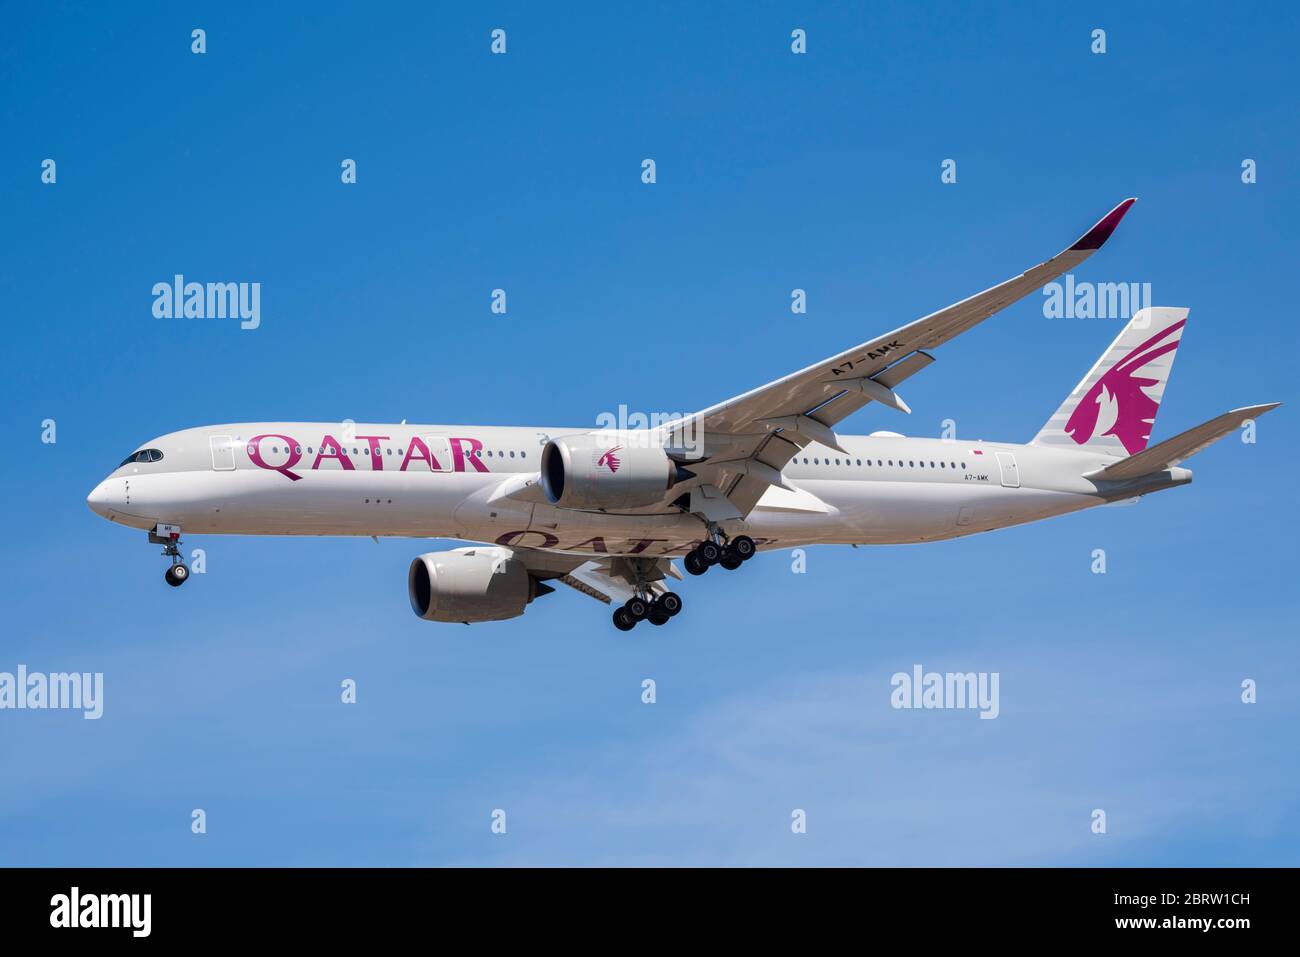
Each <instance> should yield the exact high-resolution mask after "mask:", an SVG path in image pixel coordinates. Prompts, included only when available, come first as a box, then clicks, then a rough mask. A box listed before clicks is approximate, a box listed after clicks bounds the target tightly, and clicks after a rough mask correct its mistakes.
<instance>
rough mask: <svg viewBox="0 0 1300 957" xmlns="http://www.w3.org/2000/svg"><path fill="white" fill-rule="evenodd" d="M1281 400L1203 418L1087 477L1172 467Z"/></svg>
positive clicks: (1111, 478)
mask: <svg viewBox="0 0 1300 957" xmlns="http://www.w3.org/2000/svg"><path fill="white" fill-rule="evenodd" d="M1281 404H1282V403H1281V402H1268V403H1265V404H1264V405H1250V406H1246V408H1244V409H1233V410H1232V411H1231V412H1225V413H1223V415H1220V416H1218V417H1217V418H1213V419H1210V421H1209V422H1203V423H1201V424H1200V425H1198V426H1196V428H1194V429H1188V430H1187V431H1186V432H1183V433H1181V434H1179V435H1175V436H1174V437H1173V438H1172V439H1165V440H1164V441H1163V442H1161V443H1159V444H1157V445H1153V446H1151V448H1149V449H1146V450H1145V451H1142V452H1139V453H1138V454H1137V455H1131V456H1129V457H1128V458H1126V459H1123V460H1122V461H1119V462H1116V463H1115V464H1114V465H1108V466H1106V467H1105V468H1102V469H1097V470H1096V471H1093V472H1088V473H1087V474H1086V475H1084V478H1086V479H1092V480H1093V481H1105V482H1120V481H1124V480H1126V479H1135V478H1141V477H1142V476H1143V475H1151V474H1152V473H1155V472H1162V471H1164V470H1165V469H1167V468H1172V467H1173V466H1175V465H1177V464H1178V463H1179V462H1182V461H1184V460H1185V459H1189V458H1191V457H1192V456H1193V455H1195V454H1196V453H1197V452H1200V451H1201V450H1202V449H1204V448H1207V447H1208V446H1210V445H1213V444H1214V443H1215V442H1217V441H1219V439H1221V438H1223V437H1224V436H1225V435H1228V434H1230V433H1232V432H1235V431H1236V430H1237V429H1239V428H1241V427H1242V426H1243V425H1244V424H1245V423H1246V422H1248V421H1250V420H1251V419H1257V418H1259V417H1260V416H1261V415H1263V414H1264V413H1265V412H1269V411H1271V410H1273V409H1276V408H1277V407H1278V406H1279V405H1281Z"/></svg>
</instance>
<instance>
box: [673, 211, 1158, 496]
mask: <svg viewBox="0 0 1300 957" xmlns="http://www.w3.org/2000/svg"><path fill="white" fill-rule="evenodd" d="M1134 202H1135V201H1134V200H1132V199H1126V200H1124V202H1122V203H1120V204H1119V205H1118V206H1116V207H1115V208H1114V209H1112V210H1111V211H1110V212H1109V213H1107V214H1106V215H1105V216H1103V217H1102V218H1101V219H1100V220H1099V221H1098V222H1097V223H1096V225H1094V226H1093V227H1092V228H1091V229H1089V230H1088V231H1087V232H1086V233H1084V234H1083V236H1082V237H1081V238H1080V239H1079V240H1078V241H1077V242H1075V243H1074V244H1073V245H1072V246H1070V247H1069V248H1068V249H1066V250H1064V251H1063V252H1061V253H1058V254H1057V255H1056V256H1053V257H1052V258H1051V259H1048V260H1047V261H1046V262H1042V263H1039V264H1038V265H1037V266H1033V267H1031V268H1030V269H1027V270H1026V271H1024V272H1023V273H1021V274H1020V275H1018V276H1014V277H1012V278H1011V279H1008V280H1007V281H1006V282H1002V283H999V284H998V285H996V286H993V287H992V288H990V289H986V290H984V291H983V292H981V293H977V294H976V295H974V296H971V297H970V298H969V299H963V300H962V301H961V302H958V303H955V304H953V305H951V306H948V307H947V308H946V309H940V310H939V311H938V312H935V313H931V314H930V315H928V316H925V317H924V318H921V319H917V320H916V321H914V322H911V323H909V324H907V325H905V326H902V327H900V328H898V329H895V330H893V331H892V332H887V333H885V334H884V335H881V336H877V337H876V338H874V339H870V340H868V341H866V342H864V343H862V344H860V345H857V346H854V347H853V348H852V349H847V350H845V351H844V352H841V353H839V354H838V355H834V356H831V357H830V358H828V359H824V360H822V361H821V362H818V363H816V364H815V365H811V366H808V367H807V368H806V369H801V370H799V371H798V372H793V373H791V374H790V375H787V376H785V377H784V378H781V379H777V380H776V381H775V382H769V383H768V384H767V385H764V386H760V387H759V388H757V389H753V390H751V391H749V392H746V393H744V394H743V395H738V396H736V397H735V398H733V399H728V400H727V401H726V402H722V403H720V404H718V405H715V406H712V407H710V408H708V409H705V410H703V411H702V412H697V413H696V414H695V415H693V416H691V417H689V419H685V420H681V421H680V422H677V423H669V424H667V425H665V426H664V427H663V428H664V430H665V431H666V432H668V433H669V434H672V433H673V431H674V430H681V434H683V435H684V434H687V433H686V432H685V430H686V429H690V430H692V433H691V434H696V435H700V436H702V437H703V443H704V448H705V452H706V455H707V456H708V458H707V461H705V462H703V463H698V464H696V463H688V465H687V467H688V468H689V469H690V470H691V471H692V472H694V473H695V474H696V476H697V478H696V479H695V480H693V484H694V485H695V486H696V487H695V489H694V490H693V491H692V493H691V494H692V507H691V510H692V511H696V510H697V508H696V505H697V504H699V505H701V506H702V507H703V506H704V505H705V502H706V500H707V498H708V497H709V495H710V492H711V491H712V489H716V490H719V491H720V492H721V496H725V498H726V499H727V500H728V501H729V502H730V505H731V506H733V507H734V509H735V510H736V511H738V512H739V514H740V515H741V516H743V515H747V514H748V513H749V512H750V510H751V509H753V507H754V506H755V504H757V502H758V500H759V498H761V497H762V495H763V493H764V492H766V491H767V489H768V488H769V487H772V486H777V487H783V486H782V484H781V478H780V471H781V469H782V468H783V467H784V466H785V465H786V463H787V462H789V461H790V459H791V458H792V457H793V456H794V455H795V454H796V453H797V452H798V451H799V450H800V449H802V448H803V447H804V446H806V445H808V444H809V443H810V442H820V443H822V444H823V445H827V446H829V447H831V448H836V447H837V440H836V439H835V435H834V431H833V426H834V425H835V424H836V423H838V422H839V421H841V420H842V419H844V418H845V417H846V416H848V415H850V414H851V413H853V412H856V411H857V410H858V409H860V408H862V407H863V406H864V405H866V404H867V403H868V402H871V401H876V402H881V403H883V404H885V405H889V406H892V407H894V408H896V409H899V410H900V411H903V412H908V411H910V410H909V409H908V408H907V405H906V403H904V402H903V401H902V400H901V399H900V398H899V397H898V395H897V393H895V392H894V387H895V386H897V385H898V384H899V383H900V382H902V381H903V380H904V379H907V378H908V377H910V376H912V375H914V374H915V373H917V372H919V371H920V370H921V369H923V368H925V367H926V366H927V365H929V364H930V363H931V362H933V361H934V357H933V356H931V355H930V354H929V352H928V351H927V350H930V349H934V348H935V347H937V346H940V345H942V344H943V343H945V342H947V341H948V340H949V339H952V338H954V337H956V336H959V335H961V334H962V333H963V332H966V331H967V330H969V329H972V328H974V327H975V326H977V325H978V324H979V323H981V322H983V321H984V320H985V319H987V318H988V317H989V316H991V315H993V314H994V313H995V312H998V311H999V310H1001V309H1004V308H1006V307H1007V306H1009V305H1011V304H1012V303H1013V302H1017V301H1018V300H1020V299H1023V298H1024V297H1025V296H1027V295H1029V294H1030V293H1031V292H1034V291H1035V290H1037V289H1040V288H1042V287H1043V286H1044V285H1046V284H1047V283H1049V282H1051V281H1052V280H1053V279H1055V278H1057V277H1058V276H1061V275H1063V274H1064V273H1066V272H1067V271H1069V270H1071V269H1073V268H1075V267H1076V266H1078V265H1079V264H1080V263H1082V262H1083V261H1084V260H1085V259H1087V258H1088V257H1089V256H1091V255H1092V254H1093V253H1094V252H1096V251H1097V250H1098V249H1100V248H1101V246H1102V244H1103V243H1105V242H1106V240H1107V239H1108V238H1110V235H1111V233H1113V232H1114V231H1115V227H1116V226H1118V225H1119V221H1120V220H1121V219H1123V218H1124V214H1125V213H1127V212H1128V210H1129V207H1130V206H1132V205H1133V203H1134ZM667 444H669V445H673V444H678V443H677V442H676V441H675V440H673V439H669V440H668V443H667ZM703 486H709V487H710V488H703ZM678 494H680V491H679V492H678ZM721 496H718V497H721ZM719 515H720V517H721V515H722V513H719Z"/></svg>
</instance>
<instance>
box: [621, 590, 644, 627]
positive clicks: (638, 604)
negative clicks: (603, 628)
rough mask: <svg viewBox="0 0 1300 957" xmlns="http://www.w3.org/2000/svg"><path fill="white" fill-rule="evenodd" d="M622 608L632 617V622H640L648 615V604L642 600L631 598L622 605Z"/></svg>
mask: <svg viewBox="0 0 1300 957" xmlns="http://www.w3.org/2000/svg"><path fill="white" fill-rule="evenodd" d="M623 607H624V608H626V609H627V613H628V614H629V615H631V616H632V620H633V621H634V622H635V621H640V620H641V619H642V618H644V617H645V616H646V615H648V614H649V613H650V603H649V602H648V601H646V600H645V599H644V598H637V597H635V596H633V597H632V598H629V599H628V600H627V601H626V602H625V603H624V604H623Z"/></svg>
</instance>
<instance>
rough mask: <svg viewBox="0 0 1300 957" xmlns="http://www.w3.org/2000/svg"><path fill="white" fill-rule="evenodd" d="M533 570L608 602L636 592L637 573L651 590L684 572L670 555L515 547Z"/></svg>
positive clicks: (658, 589) (540, 576)
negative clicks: (592, 555)
mask: <svg viewBox="0 0 1300 957" xmlns="http://www.w3.org/2000/svg"><path fill="white" fill-rule="evenodd" d="M514 553H515V555H516V557H518V558H520V559H521V560H522V561H523V563H524V565H525V566H526V567H527V568H528V570H529V571H530V572H532V573H533V574H534V575H536V576H537V577H538V578H540V579H543V580H550V581H559V582H562V583H563V584H565V585H568V586H569V587H570V588H572V589H574V590H575V591H580V592H582V593H583V594H584V595H587V596H589V597H591V598H594V599H596V600H597V601H602V602H604V603H605V604H607V605H608V604H611V603H615V604H619V605H621V604H623V602H625V601H627V600H628V599H629V598H631V597H632V595H633V594H635V592H636V589H635V587H634V585H635V583H636V580H637V576H638V575H639V576H640V578H641V580H642V581H645V582H646V583H647V585H648V587H649V591H650V592H651V593H652V594H658V593H659V592H661V591H666V590H667V588H666V587H665V586H664V585H661V584H660V582H662V581H663V580H664V579H665V578H676V579H677V580H679V581H680V580H681V577H682V573H681V571H680V570H679V569H678V568H677V566H676V565H674V564H673V563H672V562H671V561H670V560H668V559H667V558H651V557H646V558H638V557H628V556H611V557H609V558H598V559H595V560H592V559H590V558H589V557H588V556H586V555H567V554H564V553H563V552H548V551H542V550H541V549H536V548H519V549H514Z"/></svg>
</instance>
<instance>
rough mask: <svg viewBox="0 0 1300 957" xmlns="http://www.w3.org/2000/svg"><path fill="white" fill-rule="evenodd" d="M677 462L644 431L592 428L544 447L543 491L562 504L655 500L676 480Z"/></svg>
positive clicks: (608, 505) (630, 504)
mask: <svg viewBox="0 0 1300 957" xmlns="http://www.w3.org/2000/svg"><path fill="white" fill-rule="evenodd" d="M676 474H677V466H676V464H675V463H674V462H673V460H672V459H670V458H669V457H668V453H666V452H665V451H664V450H663V449H662V448H660V447H658V446H654V445H651V444H649V443H648V442H647V441H646V436H645V434H644V433H642V434H640V435H637V436H635V437H633V436H627V435H619V434H618V433H614V432H611V433H601V432H589V433H587V434H585V435H568V436H564V437H563V438H559V439H552V440H551V441H549V442H547V443H546V447H545V448H543V449H542V468H541V475H542V490H543V491H544V492H546V497H547V499H548V500H550V502H551V504H552V505H558V506H559V507H561V508H596V509H612V508H639V507H642V506H645V505H654V504H655V503H656V502H658V501H659V500H660V499H662V498H663V496H664V492H666V491H667V490H668V489H669V488H670V487H671V486H672V484H673V481H674V478H675V477H676Z"/></svg>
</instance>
